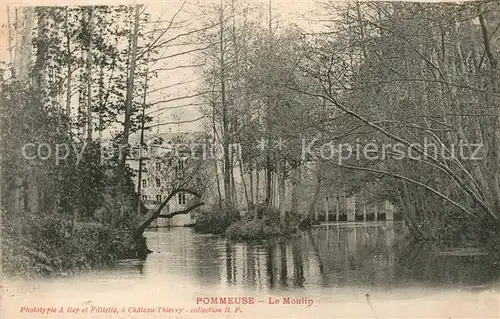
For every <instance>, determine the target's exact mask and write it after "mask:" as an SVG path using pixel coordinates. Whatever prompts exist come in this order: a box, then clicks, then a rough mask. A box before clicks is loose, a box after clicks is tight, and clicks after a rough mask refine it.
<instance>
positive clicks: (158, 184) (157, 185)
mask: <svg viewBox="0 0 500 319" xmlns="http://www.w3.org/2000/svg"><path fill="white" fill-rule="evenodd" d="M160 186H161V181H160V179H159V178H157V179H156V187H160Z"/></svg>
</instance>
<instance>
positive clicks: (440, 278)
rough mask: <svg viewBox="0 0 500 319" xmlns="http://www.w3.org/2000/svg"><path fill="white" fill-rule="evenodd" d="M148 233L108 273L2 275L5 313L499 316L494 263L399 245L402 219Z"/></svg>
mask: <svg viewBox="0 0 500 319" xmlns="http://www.w3.org/2000/svg"><path fill="white" fill-rule="evenodd" d="M145 235H146V237H147V242H148V246H149V248H150V249H151V250H152V251H153V252H152V253H151V254H150V255H149V256H148V257H147V259H146V260H144V261H141V260H125V261H120V262H119V264H118V265H117V267H114V268H112V269H103V270H96V271H93V272H91V273H87V274H83V275H79V276H71V277H67V278H53V279H39V280H33V281H29V282H25V281H21V280H13V279H10V280H7V279H4V280H3V284H2V285H3V287H2V288H3V293H2V299H3V300H2V312H3V316H2V318H7V319H11V318H112V317H113V318H115V317H116V318H198V317H202V316H203V317H210V318H213V317H221V318H223V317H227V315H228V314H227V313H224V311H230V312H231V314H229V317H230V318H389V317H390V318H403V317H404V318H409V317H410V318H498V317H499V314H500V312H499V309H500V307H499V303H500V298H499V296H500V295H499V292H500V289H499V286H498V282H499V281H498V277H497V273H498V265H496V264H494V263H492V262H490V260H489V258H488V256H487V255H484V254H481V253H480V252H479V253H478V251H476V250H474V249H462V250H460V251H458V252H457V251H442V250H440V249H437V248H432V247H427V246H426V245H422V244H417V243H412V242H409V241H408V240H402V238H403V236H404V230H403V227H402V224H400V223H398V222H396V223H386V222H378V223H377V222H371V223H370V222H368V223H359V224H347V223H343V224H342V223H339V224H330V225H322V226H319V227H316V228H314V229H313V230H311V231H310V232H303V233H301V234H299V235H297V236H296V237H294V238H288V239H282V240H269V241H262V242H251V243H249V242H238V241H230V240H227V239H225V238H221V237H217V236H213V235H203V234H197V233H195V232H194V230H193V229H192V228H170V229H168V228H159V229H149V230H148V231H146V233H145ZM214 297H216V298H217V297H222V298H224V297H225V298H226V300H225V301H226V302H228V300H229V299H227V298H229V297H244V298H246V299H238V298H235V299H234V300H233V302H240V304H232V305H229V306H228V305H220V304H211V303H209V304H205V302H215V301H217V302H218V303H220V302H223V301H221V300H219V299H218V300H211V299H210V298H214ZM288 298H290V299H288ZM251 301H254V302H255V304H241V303H245V302H247V303H249V302H251ZM293 303H295V304H293ZM226 307H228V308H226ZM219 310H220V311H222V313H214V311H219ZM60 311H62V312H60ZM85 311H86V312H85ZM147 311H150V312H147ZM47 312H49V314H47Z"/></svg>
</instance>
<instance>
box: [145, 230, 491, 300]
mask: <svg viewBox="0 0 500 319" xmlns="http://www.w3.org/2000/svg"><path fill="white" fill-rule="evenodd" d="M147 237H148V245H149V246H150V248H151V249H152V250H153V251H154V253H152V254H151V255H149V256H148V258H147V260H146V261H145V262H144V265H143V267H142V268H141V267H139V268H138V269H139V271H140V273H141V274H144V275H146V276H147V275H155V274H157V273H162V274H165V275H167V274H168V275H169V276H181V277H184V278H189V280H190V281H192V280H194V281H195V282H196V284H197V285H199V286H200V287H203V286H206V285H237V286H238V287H251V288H253V289H256V290H258V291H287V290H296V289H301V290H303V289H306V290H308V291H321V290H322V289H325V288H329V287H330V288H331V287H333V288H335V287H379V288H389V287H407V286H415V285H418V286H422V285H425V286H434V287H443V286H452V287H463V286H475V285H483V284H486V283H488V282H491V281H492V280H495V279H496V278H497V275H498V269H497V268H498V267H496V265H494V264H493V263H491V262H490V261H489V260H488V256H450V255H442V254H439V250H438V249H436V248H431V247H428V246H426V245H424V244H422V243H413V242H411V241H407V240H401V239H402V238H403V237H404V230H403V227H402V225H401V224H399V223H361V224H356V225H348V224H333V225H328V226H320V227H317V228H314V229H312V230H311V231H309V232H303V233H301V234H299V235H297V236H296V237H293V238H288V239H281V240H271V241H262V242H237V241H230V240H227V239H224V238H220V237H216V236H211V235H200V234H196V233H194V232H193V230H192V229H186V228H175V229H160V230H158V231H152V232H148V233H147Z"/></svg>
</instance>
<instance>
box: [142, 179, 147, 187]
mask: <svg viewBox="0 0 500 319" xmlns="http://www.w3.org/2000/svg"><path fill="white" fill-rule="evenodd" d="M142 187H146V180H145V179H143V180H142Z"/></svg>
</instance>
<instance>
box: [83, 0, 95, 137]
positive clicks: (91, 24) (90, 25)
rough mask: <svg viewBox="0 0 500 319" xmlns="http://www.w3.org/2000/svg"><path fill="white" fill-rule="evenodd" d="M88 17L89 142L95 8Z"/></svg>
mask: <svg viewBox="0 0 500 319" xmlns="http://www.w3.org/2000/svg"><path fill="white" fill-rule="evenodd" d="M88 10H89V13H88V14H89V17H88V22H87V23H88V38H89V39H88V47H87V61H86V71H85V72H86V74H87V79H86V81H87V141H91V140H92V63H93V59H92V46H93V32H94V7H93V6H91V7H89V9H88Z"/></svg>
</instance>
